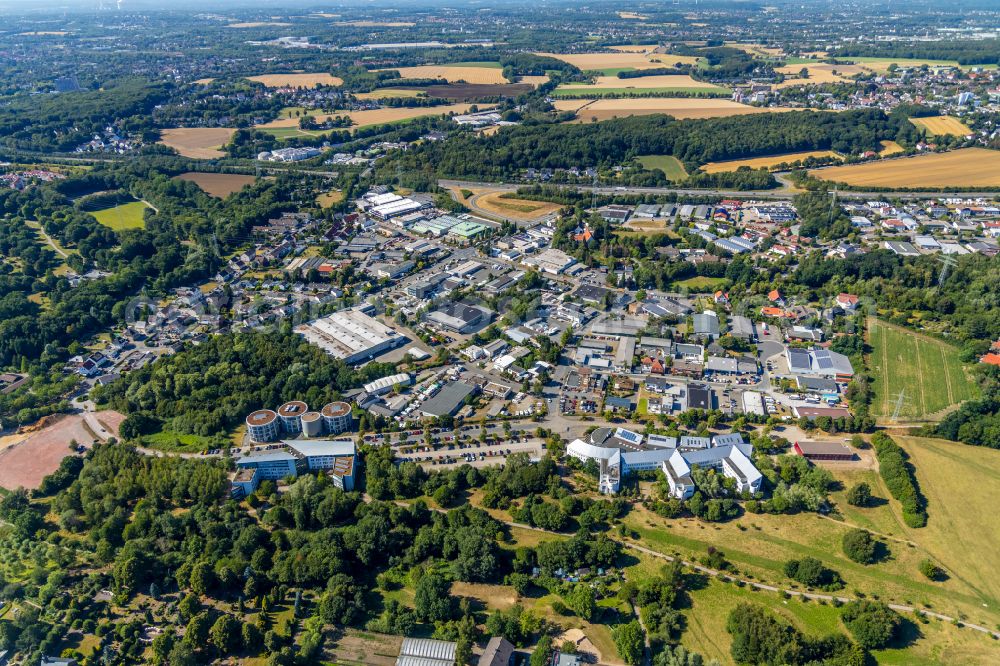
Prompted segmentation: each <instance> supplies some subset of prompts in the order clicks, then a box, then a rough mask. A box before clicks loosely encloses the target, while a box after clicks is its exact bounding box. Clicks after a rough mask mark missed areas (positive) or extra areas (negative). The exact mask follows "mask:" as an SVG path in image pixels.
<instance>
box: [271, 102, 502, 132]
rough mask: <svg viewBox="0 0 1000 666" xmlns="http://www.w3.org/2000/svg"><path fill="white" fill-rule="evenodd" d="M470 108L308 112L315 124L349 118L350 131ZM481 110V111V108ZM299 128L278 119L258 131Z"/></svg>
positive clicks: (295, 121)
mask: <svg viewBox="0 0 1000 666" xmlns="http://www.w3.org/2000/svg"><path fill="white" fill-rule="evenodd" d="M471 107H472V105H471V104H447V105H442V106H420V107H414V108H406V107H393V108H384V109H370V110H367V111H334V112H333V113H330V114H325V113H314V112H310V115H312V116H314V117H315V118H316V121H317V122H324V121H325V120H326V119H328V118H331V117H333V116H350V118H351V120H352V121H353V122H354V125H353V126H352V128H351V129H357V128H359V127H367V126H369V125H383V124H385V123H395V122H399V121H401V120H410V119H411V118H422V117H424V116H439V115H443V114H449V113H458V114H461V113H467V112H468V111H469V109H470V108H471ZM481 110H484V111H485V109H482V107H481ZM298 126H299V119H298V118H278V119H277V120H272V121H271V122H268V123H264V124H263V125H258V126H257V127H258V129H263V130H267V129H279V128H286V129H287V128H295V127H298Z"/></svg>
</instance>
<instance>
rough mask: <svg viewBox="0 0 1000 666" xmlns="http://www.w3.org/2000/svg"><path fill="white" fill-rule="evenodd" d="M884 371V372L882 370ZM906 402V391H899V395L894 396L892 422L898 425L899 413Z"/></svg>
mask: <svg viewBox="0 0 1000 666" xmlns="http://www.w3.org/2000/svg"><path fill="white" fill-rule="evenodd" d="M883 371H884V370H883ZM905 402H906V391H905V390H903V391H900V392H899V395H897V396H896V408H895V409H894V410H892V422H893V423H899V413H900V412H901V411H902V410H903V405H904V404H905Z"/></svg>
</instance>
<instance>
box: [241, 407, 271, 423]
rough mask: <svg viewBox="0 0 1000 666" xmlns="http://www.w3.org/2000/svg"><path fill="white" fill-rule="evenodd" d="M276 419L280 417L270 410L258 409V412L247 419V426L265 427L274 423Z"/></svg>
mask: <svg viewBox="0 0 1000 666" xmlns="http://www.w3.org/2000/svg"><path fill="white" fill-rule="evenodd" d="M276 418H278V415H277V414H275V413H274V412H273V411H271V410H270V409H258V410H257V411H256V412H253V413H252V414H250V416H248V417H247V425H248V426H265V425H267V424H269V423H272V422H273V421H274V419H276Z"/></svg>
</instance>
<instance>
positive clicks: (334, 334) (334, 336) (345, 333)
mask: <svg viewBox="0 0 1000 666" xmlns="http://www.w3.org/2000/svg"><path fill="white" fill-rule="evenodd" d="M295 331H296V332H297V333H299V334H300V335H302V336H303V337H304V338H305V339H306V340H308V341H309V342H311V343H313V344H314V345H316V346H317V347H319V348H320V349H322V350H323V351H325V352H326V353H328V354H330V355H331V356H333V357H335V358H339V359H343V360H344V362H345V363H352V364H353V363H362V362H364V361H367V360H369V359H372V358H374V357H376V356H378V355H379V354H381V353H383V352H386V351H388V350H390V349H395V348H396V347H398V346H400V345H402V344H404V343H406V342H407V341H408V340H407V338H406V337H405V336H403V335H400V334H399V333H397V332H396V331H395V330H394V329H392V328H390V327H388V326H386V325H385V324H383V323H382V322H380V321H378V320H377V319H374V318H373V317H370V316H368V315H367V314H365V313H364V312H362V311H361V309H359V308H354V309H351V310H343V311H341V312H334V313H333V314H331V315H329V316H327V317H323V318H322V319H317V320H316V321H313V322H310V323H308V324H303V325H301V326H297V327H296V328H295Z"/></svg>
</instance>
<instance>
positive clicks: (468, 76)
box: [394, 65, 509, 84]
mask: <svg viewBox="0 0 1000 666" xmlns="http://www.w3.org/2000/svg"><path fill="white" fill-rule="evenodd" d="M394 69H396V71H398V72H399V75H400V76H401V77H403V78H404V79H445V80H446V81H448V82H449V83H457V82H459V81H464V82H465V83H492V84H501V83H509V81H507V79H506V78H504V75H503V70H502V69H498V68H496V67H492V66H487V67H484V66H478V65H477V66H474V67H456V66H453V65H418V66H416V67H397V68H394Z"/></svg>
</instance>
